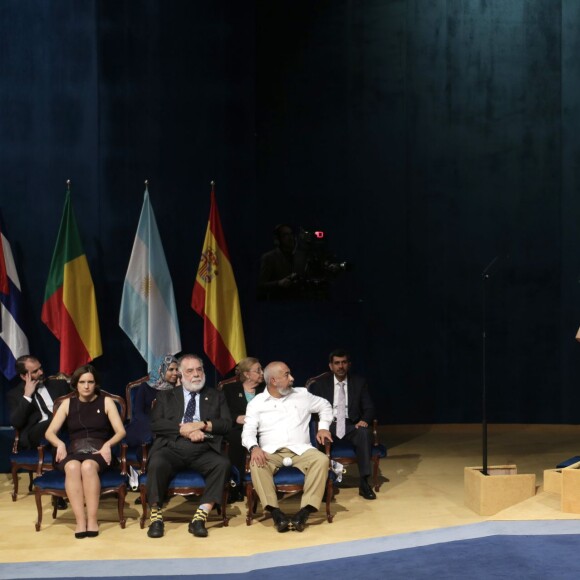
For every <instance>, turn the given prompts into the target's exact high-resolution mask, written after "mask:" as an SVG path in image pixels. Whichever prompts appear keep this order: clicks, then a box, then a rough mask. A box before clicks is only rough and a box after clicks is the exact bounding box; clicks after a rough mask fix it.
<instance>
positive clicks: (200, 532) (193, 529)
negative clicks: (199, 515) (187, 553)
mask: <svg viewBox="0 0 580 580" xmlns="http://www.w3.org/2000/svg"><path fill="white" fill-rule="evenodd" d="M187 531H188V532H189V533H190V534H193V535H194V536H195V537H196V538H207V530H206V529H205V522H204V521H203V520H194V521H193V522H189V526H187Z"/></svg>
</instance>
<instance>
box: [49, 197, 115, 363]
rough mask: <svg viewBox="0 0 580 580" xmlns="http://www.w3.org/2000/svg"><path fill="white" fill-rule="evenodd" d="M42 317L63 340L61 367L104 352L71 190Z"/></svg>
mask: <svg viewBox="0 0 580 580" xmlns="http://www.w3.org/2000/svg"><path fill="white" fill-rule="evenodd" d="M41 318H42V321H43V322H44V324H46V326H48V328H49V329H50V331H51V332H52V334H54V336H56V338H57V339H58V340H59V341H60V371H62V372H64V373H67V374H71V373H72V372H73V371H74V370H75V369H76V368H77V367H79V366H81V365H84V364H86V363H88V362H89V361H91V360H93V359H94V358H96V357H98V356H100V355H101V354H103V349H102V347H101V332H100V330H99V317H98V314H97V303H96V300H95V288H94V286H93V279H92V278H91V273H90V271H89V264H88V262H87V257H86V255H85V253H84V251H83V248H82V244H81V238H80V236H79V230H78V228H77V223H76V220H75V216H74V213H73V209H72V205H71V201H70V190H67V193H66V200H65V203H64V212H63V215H62V221H61V223H60V229H59V231H58V238H57V240H56V248H55V249H54V254H53V256H52V262H51V264H50V272H49V273H48V280H47V282H46V290H45V291H44V304H43V306H42V316H41Z"/></svg>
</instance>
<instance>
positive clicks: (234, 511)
mask: <svg viewBox="0 0 580 580" xmlns="http://www.w3.org/2000/svg"><path fill="white" fill-rule="evenodd" d="M381 441H382V442H383V443H385V444H386V445H387V447H388V450H389V455H388V457H387V458H386V459H383V460H382V461H381V472H382V475H383V477H386V478H388V479H389V481H384V482H383V484H382V487H381V491H380V492H379V493H378V494H377V499H376V500H375V501H368V500H364V499H363V498H362V497H360V496H359V495H358V473H357V469H356V467H353V468H349V469H348V472H347V474H346V476H345V479H344V481H343V484H341V486H340V490H339V493H338V495H337V496H336V498H335V501H334V502H333V504H332V512H333V514H334V516H335V517H334V522H333V523H332V524H328V523H327V522H326V520H325V519H324V517H323V515H322V512H318V513H317V514H314V515H313V516H312V517H311V519H310V525H309V526H308V527H307V528H306V530H305V531H304V532H303V533H298V532H288V533H286V534H279V533H277V532H276V531H275V529H274V528H273V525H272V520H271V519H270V518H265V519H264V518H262V517H261V516H260V513H261V511H260V510H261V507H260V506H259V507H258V517H257V519H256V520H255V521H254V523H253V525H252V526H249V527H248V526H246V523H245V504H242V503H236V504H233V505H230V506H228V513H229V515H230V517H231V520H230V525H229V527H227V528H223V527H221V525H220V523H219V521H218V519H217V518H216V517H215V512H214V516H213V517H212V518H211V519H212V521H210V523H209V524H208V529H209V537H208V538H206V539H200V538H194V537H193V536H192V535H191V534H189V533H188V532H187V524H186V523H184V522H183V521H182V522H172V521H171V520H170V519H169V517H168V519H167V522H166V533H165V537H163V538H161V539H150V538H148V537H147V535H146V530H141V529H140V528H139V522H138V518H139V516H140V513H141V508H140V506H137V505H135V504H134V500H135V499H136V497H137V494H136V493H133V492H131V493H129V495H128V497H127V507H126V510H125V513H126V516H127V518H128V519H127V527H126V529H124V530H122V529H121V528H120V527H119V525H118V523H115V522H114V521H113V519H114V517H115V515H116V509H115V500H114V499H107V500H103V501H102V502H101V513H102V516H103V519H102V521H101V533H100V535H99V537H98V538H95V539H84V540H76V539H75V538H74V535H73V532H74V518H73V516H72V512H71V511H70V509H68V510H66V511H63V512H59V513H58V516H57V519H56V520H52V517H51V510H50V505H49V502H50V500H49V498H47V497H45V498H44V499H43V505H44V512H43V525H42V530H41V531H40V532H36V531H35V529H34V524H35V521H36V505H35V501H34V497H33V495H32V494H28V493H27V491H26V490H27V482H28V477H27V475H26V474H23V475H21V481H20V490H21V493H20V495H19V497H18V501H16V502H13V501H12V500H11V497H10V494H11V490H12V480H11V476H10V475H9V474H0V505H1V509H0V526H1V529H2V530H3V533H2V541H1V543H0V562H2V563H7V562H30V561H59V560H60V561H76V560H101V559H106V560H116V559H143V558H145V559H146V558H158V559H163V558H195V557H203V558H211V557H216V558H217V557H224V556H226V555H227V556H247V555H251V554H258V553H263V552H272V551H277V550H284V549H292V548H304V547H309V546H325V545H326V546H328V545H332V544H337V543H340V542H347V541H353V540H361V539H365V538H375V537H382V536H391V535H394V534H405V533H410V532H415V531H423V530H432V529H438V528H446V527H451V526H462V525H468V524H474V523H479V522H485V521H489V520H511V521H518V520H519V521H531V520H561V519H580V515H578V514H572V513H564V512H562V511H561V505H560V496H559V495H558V494H557V493H555V492H553V491H544V489H543V474H544V470H546V469H550V468H553V467H555V466H556V464H557V463H559V462H560V461H562V460H564V459H566V458H568V457H572V456H574V455H580V426H577V425H489V428H488V449H489V460H488V463H489V465H508V464H515V465H517V468H518V473H521V474H534V475H535V480H536V493H535V494H534V495H533V497H530V498H528V499H526V500H524V501H522V502H520V503H517V504H515V505H513V506H511V507H508V508H506V509H503V510H502V511H499V512H498V513H496V514H495V515H492V516H481V515H478V514H477V513H475V512H474V511H472V510H471V509H470V508H468V507H466V505H465V502H464V468H465V467H469V466H477V465H481V427H480V426H479V425H471V424H470V425H395V426H384V427H381ZM298 501H299V500H298V498H291V499H289V500H285V501H283V502H282V504H281V507H282V509H284V511H286V512H287V513H289V514H293V513H294V512H295V511H297V509H298V507H299V505H298ZM195 505H196V504H195V503H194V502H189V501H187V500H182V499H174V500H172V502H171V503H170V504H169V509H168V516H169V514H171V513H174V514H175V515H180V516H189V515H190V514H193V511H194V508H195Z"/></svg>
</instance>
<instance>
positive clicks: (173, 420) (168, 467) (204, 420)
mask: <svg viewBox="0 0 580 580" xmlns="http://www.w3.org/2000/svg"><path fill="white" fill-rule="evenodd" d="M179 370H180V372H181V375H182V378H181V386H178V387H175V388H174V389H171V390H168V391H161V392H160V393H159V394H158V395H157V404H156V406H155V408H154V409H153V412H152V414H151V429H152V431H153V434H154V435H155V441H154V442H153V446H152V448H151V452H150V454H149V461H148V464H147V502H148V503H149V505H150V506H151V518H150V524H149V529H148V531H147V535H148V536H149V537H150V538H161V537H162V536H163V533H164V528H165V526H164V523H163V512H162V507H163V501H164V499H165V495H166V493H167V488H168V486H169V482H170V481H171V479H172V478H173V476H174V475H175V474H176V473H177V472H178V471H181V470H183V469H195V470H196V471H199V472H200V473H201V474H202V475H203V476H204V478H205V483H206V486H205V490H204V493H203V495H202V496H201V499H200V506H199V509H198V510H197V511H196V512H195V515H194V516H193V519H192V520H191V523H190V524H189V527H188V531H189V533H191V534H193V535H194V536H196V537H198V538H205V537H207V530H206V528H205V522H206V520H207V516H208V514H209V512H210V511H211V510H212V509H213V506H214V504H215V503H219V501H220V498H221V495H222V490H223V487H224V484H225V481H226V478H227V477H228V476H229V473H230V461H229V459H228V458H227V457H225V456H224V455H222V454H221V442H222V436H223V435H225V434H226V433H227V432H228V430H229V429H230V427H231V424H232V420H231V417H230V411H229V409H228V405H227V403H226V399H225V395H224V394H223V392H221V391H217V390H216V389H211V388H208V387H206V386H205V373H204V370H203V361H202V359H201V358H200V357H199V356H197V355H194V354H185V355H183V356H182V357H181V358H180V359H179Z"/></svg>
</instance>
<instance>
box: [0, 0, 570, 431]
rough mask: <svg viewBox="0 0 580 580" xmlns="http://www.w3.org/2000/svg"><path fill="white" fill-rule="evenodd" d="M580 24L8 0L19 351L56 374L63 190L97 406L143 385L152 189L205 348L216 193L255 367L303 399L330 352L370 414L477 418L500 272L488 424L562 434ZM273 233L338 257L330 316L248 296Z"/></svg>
mask: <svg viewBox="0 0 580 580" xmlns="http://www.w3.org/2000/svg"><path fill="white" fill-rule="evenodd" d="M579 29H580V6H579V5H578V3H576V2H575V1H574V0H560V1H553V0H510V2H505V1H504V0H487V1H483V0H446V1H444V0H435V1H432V2H425V1H423V0H389V1H384V0H363V1H357V2H355V1H352V0H351V1H347V0H334V1H330V0H320V1H317V2H311V1H306V0H302V1H278V2H271V1H269V0H259V1H256V2H208V3H200V2H189V1H185V0H182V1H181V0H180V1H177V0H173V1H172V2H159V1H153V0H146V1H142V2H138V3H137V2H129V1H115V2H95V1H88V0H84V1H83V2H78V1H72V0H70V1H65V0H61V1H60V2H51V3H47V2H42V1H40V0H38V1H34V0H29V1H28V2H19V1H15V0H14V1H10V0H7V1H5V2H2V4H1V5H0V73H1V74H0V160H1V162H0V209H1V211H2V215H3V219H4V222H5V224H6V226H7V233H8V237H9V239H10V241H11V243H12V246H13V251H14V254H15V260H16V264H17V268H18V271H19V274H20V278H21V281H22V285H23V292H24V297H25V304H26V310H27V320H26V324H27V328H26V330H27V333H28V336H29V340H30V344H31V350H32V351H33V352H35V353H37V354H38V356H39V357H41V359H42V361H43V363H44V365H45V367H46V368H47V369H48V370H49V371H54V370H56V366H57V362H58V343H57V342H56V340H55V339H54V337H53V336H52V335H51V334H50V333H49V331H48V330H47V329H46V328H45V327H44V325H43V324H42V323H41V322H40V309H41V305H42V299H43V295H44V286H45V283H46V276H47V273H48V267H49V263H50V258H51V255H52V251H53V249H54V243H55V241H56V232H57V229H58V225H59V221H60V216H61V212H62V206H63V203H64V190H65V180H66V179H71V180H72V184H73V185H72V193H73V196H72V199H73V205H74V208H75V212H76V215H77V220H78V222H79V226H80V230H81V236H82V239H83V244H84V248H85V252H86V254H87V257H88V259H89V264H90V267H91V272H92V275H93V279H94V281H95V286H96V292H97V301H98V307H99V314H100V322H101V330H102V338H103V347H104V355H103V356H102V357H101V358H100V359H97V361H95V362H96V365H97V366H98V368H99V369H100V370H101V371H102V372H103V375H104V387H105V388H107V389H109V390H111V391H113V392H119V393H121V392H123V389H124V385H125V384H126V383H127V382H128V381H130V380H132V379H135V378H137V377H139V376H141V375H143V374H144V373H145V372H146V369H145V364H144V362H143V360H142V359H141V357H140V355H139V354H138V353H137V351H136V349H135V348H134V347H133V346H132V344H131V343H130V341H129V340H128V338H127V337H126V336H125V335H124V334H123V332H122V331H121V330H120V328H119V326H118V322H117V321H118V313H119V306H120V300H121V292H122V285H123V279H124V276H125V272H126V268H127V265H128V261H129V256H130V252H131V247H132V243H133V239H134V236H135V231H136V228H137V221H138V217H139V212H140V209H141V204H142V201H143V190H144V186H143V181H144V180H145V179H149V180H150V194H151V200H152V204H153V207H154V210H155V213H156V217H157V222H158V225H159V229H160V234H161V238H162V240H163V244H164V247H165V253H166V256H167V260H168V263H169V268H170V271H171V274H172V277H173V283H174V287H175V296H176V301H177V304H178V314H179V322H180V325H181V332H182V343H183V348H184V350H186V351H194V352H201V350H202V322H201V320H200V319H199V317H197V315H196V314H194V313H193V311H192V310H191V308H190V307H189V302H190V297H191V290H192V286H193V281H194V277H195V271H196V269H197V265H198V261H199V254H200V250H201V244H202V241H203V237H204V233H205V227H206V222H207V217H208V211H209V191H210V185H209V184H210V181H211V180H212V179H214V180H215V181H216V182H217V199H218V205H219V209H220V213H221V218H222V222H223V225H224V230H225V233H226V238H227V240H228V244H229V249H230V253H231V255H232V261H233V265H234V270H235V273H236V277H237V282H238V287H239V291H240V299H241V303H242V313H243V318H244V328H245V332H246V341H247V346H248V352H249V354H251V355H255V356H258V357H260V358H261V360H262V362H263V363H267V362H268V361H270V360H273V359H281V360H284V361H286V362H287V363H288V364H289V365H290V367H291V368H292V370H293V372H294V375H295V377H296V380H297V384H303V383H304V382H305V381H306V379H307V378H308V377H309V376H311V375H314V374H318V373H319V372H322V371H323V370H325V368H326V363H327V354H328V352H329V351H330V350H331V349H333V348H335V347H337V346H343V347H345V348H347V349H349V350H350V351H351V353H352V355H353V363H354V365H353V371H358V372H360V373H361V374H364V375H366V376H367V378H368V379H369V383H370V385H371V388H372V392H373V395H374V398H375V400H376V406H377V409H378V416H379V419H380V420H381V421H383V422H398V423H421V422H472V421H477V420H478V419H479V418H480V406H481V404H480V392H481V335H482V279H481V272H482V271H483V269H484V268H485V266H486V265H487V264H488V263H490V262H491V261H492V260H493V259H494V258H495V257H498V261H497V262H496V265H495V268H494V270H493V275H492V276H491V278H490V279H489V281H488V288H487V345H488V347H487V351H488V352H487V354H488V365H487V371H488V375H487V379H488V390H489V417H488V418H489V420H490V421H496V422H542V423H570V422H576V421H578V420H579V418H580V405H579V404H578V403H579V402H580V401H578V395H577V392H578V389H577V388H576V380H577V377H578V376H579V375H580V368H579V364H578V348H580V346H579V345H577V344H576V343H575V342H574V334H575V332H576V329H577V327H578V325H580V308H579V304H578V298H577V297H578V293H579V292H580V286H579V284H578V277H579V274H580V260H579V257H580V251H579V249H580V235H579V234H578V227H577V223H578V216H579V214H580V207H579V206H580V201H579V200H578V196H577V195H576V192H577V191H578V186H579V185H580V183H579V182H580V171H579V169H580V136H579V132H578V130H577V127H579V126H580V123H579V122H580V106H579V105H578V98H577V95H578V94H580V72H579V70H580V66H579V64H580V56H579V55H580V50H579V48H580V47H579V46H578V45H579V43H580V40H579V38H580V34H579V32H580V30H579ZM283 222H285V223H290V224H292V225H294V226H303V227H305V228H318V229H322V230H324V231H325V232H326V235H327V239H328V244H329V247H330V248H331V250H332V253H333V254H335V256H336V257H337V258H338V259H339V260H341V261H342V260H346V261H348V262H351V263H352V264H354V269H353V270H352V272H346V273H343V274H342V275H340V276H338V277H337V278H336V280H335V281H334V282H333V286H332V289H331V297H330V300H328V301H309V300H307V301H301V302H278V303H276V302H259V301H257V300H256V296H255V295H256V292H255V283H256V277H257V269H258V259H259V256H260V254H262V253H263V252H265V251H267V250H268V249H270V248H271V247H272V229H273V227H274V226H275V225H276V224H278V223H283ZM206 366H207V370H208V374H209V380H210V382H213V380H214V375H213V369H212V367H211V365H210V364H209V362H208V363H207V364H206ZM2 380H3V379H2ZM8 388H9V385H8V384H7V383H6V381H4V380H3V382H2V390H1V392H2V395H4V393H5V391H6V390H7V389H8ZM6 418H7V412H6V411H5V412H4V421H5V422H6Z"/></svg>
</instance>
